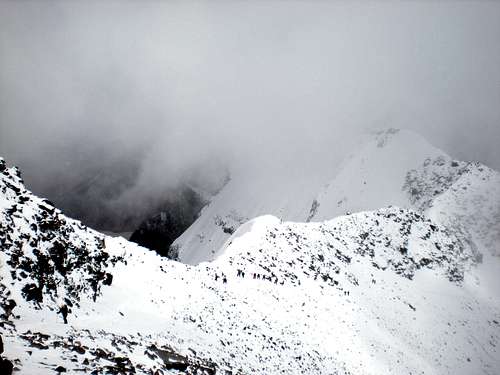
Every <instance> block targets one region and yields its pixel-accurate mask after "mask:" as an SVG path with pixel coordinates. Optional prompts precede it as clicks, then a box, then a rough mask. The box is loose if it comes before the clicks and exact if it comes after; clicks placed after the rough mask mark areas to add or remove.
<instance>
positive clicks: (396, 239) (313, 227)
mask: <svg viewBox="0 0 500 375" xmlns="http://www.w3.org/2000/svg"><path fill="white" fill-rule="evenodd" d="M2 164H3V163H2V161H1V160H0V172H1V174H0V191H1V194H0V239H1V241H2V243H1V249H2V251H1V253H0V257H1V258H0V260H1V263H0V264H1V268H0V278H1V281H0V283H1V287H0V288H1V289H2V303H1V306H2V308H3V310H4V313H3V314H2V316H1V318H0V320H1V322H0V323H1V324H0V332H1V334H2V336H3V338H4V342H5V353H4V355H5V356H6V357H7V358H8V359H10V360H12V361H13V362H14V363H15V365H16V368H17V369H18V370H19V373H21V374H53V373H54V372H57V371H56V370H61V369H62V368H64V369H65V370H66V371H67V372H68V373H76V372H81V371H83V372H84V371H87V372H91V371H95V373H103V374H119V373H127V374H128V373H142V374H156V373H158V374H166V373H179V371H183V372H185V373H191V374H283V373H284V374H313V375H314V374H404V373H408V374H410V373H412V374H415V373H428V374H472V373H473V374H492V375H493V374H498V373H499V372H500V355H499V354H500V353H499V351H500V347H499V345H500V301H499V299H497V298H495V296H494V295H492V294H490V293H489V289H488V288H485V285H484V282H483V279H482V275H483V268H482V267H483V266H484V264H478V263H477V262H478V260H479V257H478V253H477V250H476V247H475V246H474V244H473V243H471V242H470V241H468V238H467V237H465V236H464V235H463V233H460V232H457V231H453V230H450V229H449V228H447V227H445V226H444V225H442V224H439V223H436V222H433V221H431V220H430V219H428V218H427V217H425V216H424V215H421V214H420V213H418V212H416V211H412V210H406V209H400V208H396V207H392V208H384V209H379V210H376V211H366V212H361V213H357V214H352V215H348V216H341V217H338V218H335V219H333V220H331V221H326V222H322V223H319V222H317V223H292V222H282V221H281V220H280V219H278V218H276V217H273V216H264V217H259V218H256V219H254V220H252V221H250V222H247V223H246V224H244V225H243V226H241V227H240V228H239V229H238V230H236V231H235V232H234V233H233V235H232V236H231V237H230V238H229V240H228V241H227V242H226V244H225V245H224V247H223V248H222V249H221V251H219V252H217V254H216V255H217V259H216V260H214V261H213V262H210V263H201V264H199V265H197V266H189V265H185V264H182V263H178V262H174V261H170V260H167V259H164V258H161V257H159V256H157V255H156V254H155V253H154V252H151V251H148V250H146V249H143V248H140V247H138V246H136V245H134V244H131V243H129V242H127V241H125V240H124V239H122V238H111V237H103V236H102V235H100V234H99V233H96V232H94V231H92V230H90V229H88V228H86V227H84V226H82V225H81V224H80V223H79V222H77V221H74V220H71V219H68V218H66V217H64V215H62V214H61V213H60V212H59V211H58V210H57V209H54V208H53V207H51V206H50V204H49V203H47V202H44V201H43V200H41V199H39V198H37V197H35V196H33V195H32V194H31V193H30V192H29V191H28V190H26V189H25V188H24V186H23V185H22V181H21V180H20V178H19V176H18V174H17V171H16V170H14V169H4V168H5V167H1V165H2ZM47 210H48V212H47ZM42 212H47V214H45V215H44V214H43V213H42ZM43 223H44V224H43ZM56 242H64V244H65V249H67V251H66V252H62V253H61V252H57V251H52V250H53V249H54V243H56ZM35 250H38V251H35ZM61 254H63V255H61ZM492 259H495V260H496V261H497V260H498V259H497V258H492ZM77 260H81V261H83V262H84V264H81V265H80V264H79V263H78V261H77ZM20 265H22V267H20ZM490 266H492V267H493V269H495V270H496V271H497V274H498V271H499V269H498V267H499V264H498V262H497V263H491V264H490ZM23 271H24V274H23ZM242 272H243V273H244V275H243V274H242ZM108 275H111V276H108ZM32 283H33V284H36V285H35V286H36V288H35V289H39V290H40V291H41V294H40V293H38V294H37V293H35V294H34V295H35V296H38V297H40V296H41V299H38V300H37V299H32V298H29V296H30V295H28V294H27V293H24V292H23V289H24V287H25V285H28V284H32ZM497 285H498V284H497ZM9 300H15V302H16V306H15V307H14V309H12V311H11V312H10V311H7V309H8V308H9V307H8V306H10V305H11V304H10V303H9ZM61 304H63V305H64V304H65V305H69V304H71V306H70V310H71V311H70V312H69V315H68V317H67V319H68V324H64V323H63V317H62V313H61V312H60V311H59V310H60V305H61ZM59 366H62V367H59Z"/></svg>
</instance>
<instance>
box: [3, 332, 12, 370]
mask: <svg viewBox="0 0 500 375" xmlns="http://www.w3.org/2000/svg"><path fill="white" fill-rule="evenodd" d="M2 353H3V340H2V336H0V354H2ZM13 369H14V365H13V364H12V362H11V361H9V360H8V359H6V358H2V357H0V374H2V375H11V374H12V370H13Z"/></svg>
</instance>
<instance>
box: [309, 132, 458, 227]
mask: <svg viewBox="0 0 500 375" xmlns="http://www.w3.org/2000/svg"><path fill="white" fill-rule="evenodd" d="M438 157H442V158H446V159H449V157H448V156H447V155H446V154H445V153H444V152H442V151H441V150H439V149H437V148H435V147H434V146H432V145H430V144H429V143H428V142H427V141H426V140H425V139H424V138H422V137H421V136H419V135H418V134H415V133H413V132H410V131H405V130H397V129H389V130H387V131H385V132H381V133H378V134H376V136H375V139H374V140H371V141H370V142H367V143H365V144H364V145H363V146H362V147H361V148H360V149H358V150H356V151H355V152H354V154H353V155H352V156H350V157H348V158H347V159H346V160H345V161H344V163H343V164H342V167H341V168H340V171H339V172H338V173H337V174H336V175H335V177H334V178H333V179H332V180H331V181H330V182H328V184H327V185H326V186H325V187H324V188H323V190H322V191H321V192H320V193H319V194H318V196H317V198H316V202H317V206H318V208H317V210H316V213H315V214H314V215H312V216H311V218H310V219H311V220H314V221H322V220H329V219H331V218H333V217H336V216H340V215H344V214H345V213H346V212H358V211H364V210H374V209H377V208H380V207H386V206H390V205H394V206H399V207H409V204H408V196H407V194H406V192H405V191H404V190H403V189H402V187H403V185H404V183H405V181H406V177H407V174H408V172H409V171H410V170H413V169H417V168H418V167H420V166H421V165H422V164H423V163H424V161H425V160H426V159H428V158H429V159H435V158H438Z"/></svg>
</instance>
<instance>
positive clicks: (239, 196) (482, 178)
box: [174, 129, 500, 264]
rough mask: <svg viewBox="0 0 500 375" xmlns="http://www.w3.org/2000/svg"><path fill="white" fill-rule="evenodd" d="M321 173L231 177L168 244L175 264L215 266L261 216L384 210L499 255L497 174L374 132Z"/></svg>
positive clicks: (408, 135)
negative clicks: (409, 214) (433, 224)
mask: <svg viewBox="0 0 500 375" xmlns="http://www.w3.org/2000/svg"><path fill="white" fill-rule="evenodd" d="M285 169H286V168H285ZM321 173H322V175H316V176H295V175H293V174H292V175H290V176H279V178H277V179H276V180H275V179H273V176H268V175H266V174H262V175H255V176H252V178H244V177H242V176H238V175H237V176H233V178H232V179H231V181H230V182H229V183H228V184H227V185H226V186H225V187H224V188H223V189H222V190H221V191H220V192H219V194H218V195H216V196H215V197H214V198H213V199H212V201H211V202H210V204H209V205H208V206H207V207H205V208H204V209H203V211H202V212H201V214H200V217H199V218H198V219H197V220H196V222H195V223H194V224H192V225H191V227H190V228H188V230H186V231H185V232H184V233H183V234H182V235H181V236H180V237H179V238H178V239H177V240H176V241H175V242H174V246H175V248H176V251H178V252H179V259H180V260H181V261H183V262H185V263H189V264H197V263H199V262H202V261H209V260H212V259H214V258H215V257H216V254H217V252H218V249H220V248H221V246H223V244H224V243H225V242H226V241H227V240H228V238H229V237H230V235H231V234H232V233H234V231H235V230H236V229H237V228H238V227H239V226H240V225H242V224H243V223H245V222H246V221H247V220H249V219H251V218H253V217H257V216H260V215H267V214H271V215H274V216H277V217H279V218H280V219H283V220H290V221H300V222H310V221H323V220H329V219H331V218H333V217H336V216H341V215H345V214H346V213H349V212H358V211H366V210H374V209H378V208H380V207H387V206H398V207H402V208H405V209H412V210H415V211H417V212H419V213H421V214H424V215H426V216H428V217H431V218H433V219H434V220H436V221H437V222H439V223H442V224H444V225H446V226H448V227H449V228H450V229H453V230H458V231H461V232H462V234H463V236H473V237H471V238H470V240H471V241H472V242H474V243H476V245H477V246H478V248H482V246H486V248H487V249H489V250H487V251H489V252H490V253H493V254H495V253H496V254H498V253H499V250H498V246H499V245H498V244H499V243H500V242H499V241H497V240H498V238H500V220H499V218H500V187H499V186H500V183H499V181H500V174H499V173H498V172H496V171H493V170H491V169H489V168H487V167H485V166H482V165H480V164H478V163H466V162H460V161H456V160H453V159H452V158H450V157H449V156H448V155H446V154H445V153H444V152H443V151H441V150H439V149H437V148H436V147H434V146H432V145H431V144H429V143H428V142H427V141H426V140H425V139H424V138H422V137H421V136H420V135H418V134H415V133H413V132H411V131H407V130H398V129H388V130H385V131H381V132H378V133H375V134H374V135H372V136H371V137H368V139H367V140H366V139H365V140H364V141H363V142H361V143H360V146H359V147H357V148H356V149H355V150H354V151H353V153H352V155H349V156H347V157H346V159H345V160H344V162H343V163H341V165H340V167H339V168H338V169H337V170H331V171H328V170H327V171H322V172H321ZM446 197H448V198H446ZM442 205H445V206H444V207H442V209H439V211H438V208H439V207H441V206H442ZM471 215H472V216H471ZM474 215H475V216H474ZM474 234H475V235H474ZM480 239H481V240H480ZM483 242H484V243H483ZM480 251H482V250H480Z"/></svg>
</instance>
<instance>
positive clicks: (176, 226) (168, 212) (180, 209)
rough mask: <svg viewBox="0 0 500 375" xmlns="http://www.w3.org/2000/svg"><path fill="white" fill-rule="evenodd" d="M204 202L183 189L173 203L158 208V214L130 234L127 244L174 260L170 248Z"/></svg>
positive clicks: (193, 192) (192, 192) (193, 193)
mask: <svg viewBox="0 0 500 375" xmlns="http://www.w3.org/2000/svg"><path fill="white" fill-rule="evenodd" d="M205 204H206V201H205V200H204V199H203V198H202V197H201V196H200V195H199V194H197V193H196V192H195V191H193V190H192V189H190V188H185V189H184V190H183V191H182V192H181V193H180V194H179V195H178V196H177V197H175V199H173V200H171V201H169V202H166V203H165V204H163V205H162V206H161V207H160V210H159V211H160V212H159V213H158V214H156V215H154V216H153V217H151V218H149V219H147V220H145V221H144V222H143V223H142V224H141V225H140V226H139V228H138V229H137V230H135V231H134V232H133V233H132V236H131V237H130V241H132V242H135V243H137V244H139V245H141V246H144V247H147V248H148V249H151V250H155V251H156V252H157V253H158V254H159V255H161V256H164V257H167V258H170V259H176V258H177V254H176V252H175V249H171V246H170V245H171V244H172V243H173V242H174V241H175V239H176V238H177V237H179V236H180V235H181V234H182V233H183V232H184V231H185V230H186V229H187V228H189V226H190V225H191V224H192V223H193V222H194V221H195V220H196V218H197V217H198V214H199V213H200V211H201V209H202V208H203V206H204V205H205Z"/></svg>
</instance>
